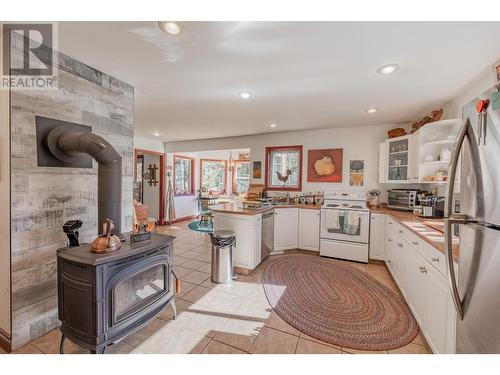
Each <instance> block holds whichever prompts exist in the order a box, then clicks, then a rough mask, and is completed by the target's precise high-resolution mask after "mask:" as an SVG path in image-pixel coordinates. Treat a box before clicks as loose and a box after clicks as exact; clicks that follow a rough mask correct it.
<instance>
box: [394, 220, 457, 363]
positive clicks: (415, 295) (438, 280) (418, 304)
mask: <svg viewBox="0 0 500 375" xmlns="http://www.w3.org/2000/svg"><path fill="white" fill-rule="evenodd" d="M386 221H387V223H386V233H385V236H386V239H385V244H386V246H385V254H386V256H385V258H386V259H385V262H386V264H387V268H388V269H389V271H390V272H391V274H392V276H393V278H394V280H395V281H396V283H397V284H398V287H399V289H400V290H401V292H402V294H403V296H404V297H405V299H406V302H407V303H408V305H409V306H410V308H411V310H412V312H413V315H414V316H415V319H417V321H418V324H419V326H420V328H421V329H422V331H423V333H424V336H425V338H426V339H427V342H428V343H429V345H430V347H431V349H432V351H433V352H434V353H454V352H455V337H456V336H455V327H456V322H457V315H456V312H455V307H454V306H453V301H452V298H451V294H450V290H449V286H448V280H447V278H446V270H445V268H443V266H442V263H443V260H442V259H441V258H442V257H441V256H442V253H439V252H438V250H436V249H434V248H433V247H432V246H430V245H429V244H427V243H423V241H422V240H420V239H416V238H415V235H414V234H413V233H411V232H410V231H408V230H407V229H405V228H404V227H403V226H401V225H400V224H398V223H397V222H395V220H394V219H392V218H390V217H387V219H386ZM437 253H439V255H438V254H437Z"/></svg>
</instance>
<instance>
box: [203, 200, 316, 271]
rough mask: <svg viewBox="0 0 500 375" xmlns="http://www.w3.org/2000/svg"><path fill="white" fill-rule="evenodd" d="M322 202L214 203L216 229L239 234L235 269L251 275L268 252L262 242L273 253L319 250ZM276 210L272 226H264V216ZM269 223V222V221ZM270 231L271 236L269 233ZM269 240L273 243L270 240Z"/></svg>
mask: <svg viewBox="0 0 500 375" xmlns="http://www.w3.org/2000/svg"><path fill="white" fill-rule="evenodd" d="M319 208H320V206H319V205H313V204H295V203H290V204H286V202H278V203H277V204H273V205H269V206H264V207H257V208H247V207H243V204H242V202H232V203H224V204H218V205H214V206H211V207H210V209H211V210H212V211H213V213H214V230H215V231H217V230H232V231H233V232H235V235H236V246H235V247H234V249H233V262H234V266H235V272H237V273H243V274H248V273H249V272H250V271H252V270H253V269H255V268H256V267H257V266H258V265H259V264H260V262H261V261H262V260H263V258H264V257H265V256H267V252H266V251H265V249H264V252H263V251H262V250H263V249H262V243H264V244H265V246H267V247H270V248H271V251H273V252H274V253H277V252H283V251H285V250H290V249H297V248H301V249H305V250H313V251H318V250H319ZM272 211H274V220H273V222H272V223H273V224H274V226H273V228H272V229H270V228H269V227H268V226H266V227H265V228H264V238H263V236H262V234H263V227H262V226H263V222H262V216H263V215H264V216H266V214H268V213H270V212H272ZM266 225H268V224H266ZM269 231H271V236H267V235H266V232H269ZM269 242H270V243H269Z"/></svg>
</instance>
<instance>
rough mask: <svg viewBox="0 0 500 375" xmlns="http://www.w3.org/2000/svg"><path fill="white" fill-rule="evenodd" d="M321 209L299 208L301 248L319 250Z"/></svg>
mask: <svg viewBox="0 0 500 375" xmlns="http://www.w3.org/2000/svg"><path fill="white" fill-rule="evenodd" d="M320 216H321V213H320V211H319V210H313V209H303V208H301V209H299V249H303V250H313V251H319V236H320V234H319V231H320V226H319V223H320Z"/></svg>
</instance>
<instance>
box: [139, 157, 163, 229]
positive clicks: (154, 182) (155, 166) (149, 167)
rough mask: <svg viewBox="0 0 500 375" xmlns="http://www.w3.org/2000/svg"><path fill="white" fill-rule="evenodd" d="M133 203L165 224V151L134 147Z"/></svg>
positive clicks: (148, 215)
mask: <svg viewBox="0 0 500 375" xmlns="http://www.w3.org/2000/svg"><path fill="white" fill-rule="evenodd" d="M134 204H138V205H142V208H143V209H142V210H141V211H142V212H145V214H147V217H149V218H155V219H156V221H157V222H158V224H159V225H165V153H162V152H157V151H149V150H142V149H137V148H136V149H134Z"/></svg>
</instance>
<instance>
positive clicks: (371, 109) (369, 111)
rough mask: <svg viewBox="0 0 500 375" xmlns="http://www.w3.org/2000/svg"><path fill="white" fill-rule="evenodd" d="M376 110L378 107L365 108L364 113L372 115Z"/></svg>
mask: <svg viewBox="0 0 500 375" xmlns="http://www.w3.org/2000/svg"><path fill="white" fill-rule="evenodd" d="M377 111H378V108H368V109H367V110H366V113H369V114H370V115H372V114H374V113H375V112H377Z"/></svg>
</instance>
